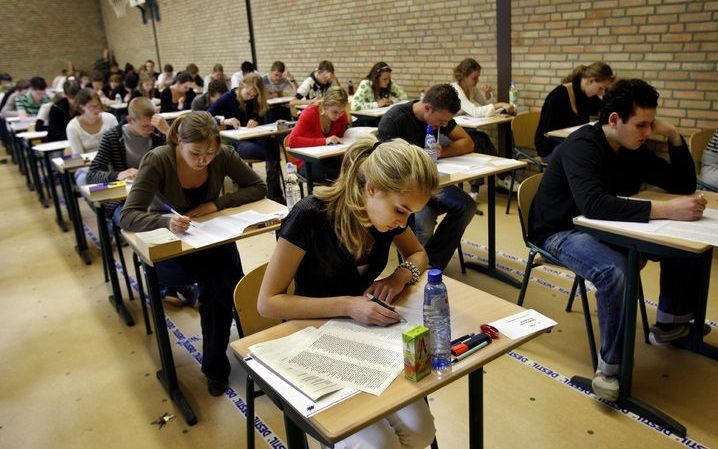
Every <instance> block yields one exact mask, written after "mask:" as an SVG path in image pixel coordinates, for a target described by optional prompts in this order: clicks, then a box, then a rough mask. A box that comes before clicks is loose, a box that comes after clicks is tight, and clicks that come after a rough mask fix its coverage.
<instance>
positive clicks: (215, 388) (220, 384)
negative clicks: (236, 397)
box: [207, 377, 229, 397]
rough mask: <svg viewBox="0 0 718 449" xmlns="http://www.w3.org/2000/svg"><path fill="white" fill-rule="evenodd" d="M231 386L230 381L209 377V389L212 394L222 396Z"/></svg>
mask: <svg viewBox="0 0 718 449" xmlns="http://www.w3.org/2000/svg"><path fill="white" fill-rule="evenodd" d="M228 388H229V382H228V381H226V380H214V379H210V378H209V377H208V378H207V391H209V394H211V395H212V396H215V397H216V396H222V395H223V394H224V393H225V392H226V391H227V389H228Z"/></svg>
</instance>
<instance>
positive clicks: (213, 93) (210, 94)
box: [192, 79, 229, 111]
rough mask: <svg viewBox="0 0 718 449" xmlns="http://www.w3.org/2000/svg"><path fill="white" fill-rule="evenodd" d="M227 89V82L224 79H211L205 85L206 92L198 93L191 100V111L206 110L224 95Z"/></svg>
mask: <svg viewBox="0 0 718 449" xmlns="http://www.w3.org/2000/svg"><path fill="white" fill-rule="evenodd" d="M228 90H229V89H227V83H225V82H224V80H220V79H217V80H212V81H210V82H209V84H208V85H207V92H205V93H203V94H202V95H198V96H196V97H195V98H194V100H192V110H193V111H206V110H207V109H209V107H210V106H212V104H213V103H214V102H215V101H217V100H218V99H219V97H221V96H222V95H224V94H225V93H226V92H227V91H228Z"/></svg>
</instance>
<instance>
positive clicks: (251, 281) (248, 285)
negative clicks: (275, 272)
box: [234, 263, 282, 449]
mask: <svg viewBox="0 0 718 449" xmlns="http://www.w3.org/2000/svg"><path fill="white" fill-rule="evenodd" d="M266 269H267V264H266V263H265V264H263V265H260V266H259V267H257V268H255V269H254V270H252V271H250V272H249V273H247V274H245V275H244V277H243V278H242V279H240V280H239V282H238V283H237V286H236V287H235V289H234V310H235V312H236V315H235V318H237V330H238V332H239V337H240V338H243V337H246V336H248V335H252V334H254V333H256V332H260V331H263V330H265V329H268V328H270V327H272V326H276V325H277V324H279V323H281V322H282V320H273V319H270V318H265V317H263V316H261V315H260V314H259V312H258V311H257V297H258V296H259V287H261V285H262V279H263V278H264V272H265V271H266ZM245 381H246V382H245V393H246V400H247V449H254V447H255V446H254V398H255V397H257V396H261V395H262V394H264V392H263V391H261V390H260V391H257V392H255V391H254V380H253V379H252V377H251V376H250V375H249V374H246V373H245Z"/></svg>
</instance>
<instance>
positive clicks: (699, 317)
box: [674, 249, 718, 360]
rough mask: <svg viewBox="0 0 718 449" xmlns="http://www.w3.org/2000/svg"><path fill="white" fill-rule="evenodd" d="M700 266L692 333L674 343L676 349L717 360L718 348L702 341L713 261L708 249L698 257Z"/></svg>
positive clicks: (710, 251)
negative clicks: (697, 299)
mask: <svg viewBox="0 0 718 449" xmlns="http://www.w3.org/2000/svg"><path fill="white" fill-rule="evenodd" d="M699 258H700V261H701V263H700V266H701V278H700V280H699V284H698V285H700V289H701V290H700V293H699V298H700V300H699V301H698V304H696V310H695V311H694V312H693V315H694V318H695V319H694V322H693V332H691V335H690V336H689V337H686V338H681V339H679V340H677V341H675V342H674V344H675V345H676V346H678V347H681V348H684V349H690V350H691V351H693V352H696V353H698V354H701V355H704V356H706V357H710V358H711V359H713V360H718V348H716V347H714V346H711V345H709V344H707V343H705V342H704V341H703V323H705V321H706V306H707V304H708V287H709V284H710V277H711V263H712V261H713V250H712V249H710V250H708V251H706V252H704V253H703V254H701V255H700V256H699Z"/></svg>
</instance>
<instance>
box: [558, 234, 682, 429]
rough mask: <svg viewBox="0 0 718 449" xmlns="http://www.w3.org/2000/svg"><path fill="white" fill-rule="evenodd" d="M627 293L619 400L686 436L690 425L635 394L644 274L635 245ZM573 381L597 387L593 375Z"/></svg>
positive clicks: (572, 381)
mask: <svg viewBox="0 0 718 449" xmlns="http://www.w3.org/2000/svg"><path fill="white" fill-rule="evenodd" d="M626 274H627V276H626V279H627V281H626V290H625V293H624V301H623V303H624V304H623V307H624V322H623V348H622V351H623V352H622V355H621V373H620V381H621V390H620V393H619V395H618V401H616V403H617V404H618V405H619V406H620V407H621V408H624V409H626V410H629V411H631V412H633V413H635V414H637V415H638V416H640V417H642V418H645V419H647V420H649V421H651V422H652V423H654V424H657V425H659V426H661V427H663V428H664V429H667V430H669V431H670V432H672V433H674V434H676V435H678V436H680V437H685V436H686V427H685V426H684V425H683V424H681V423H679V422H678V421H676V420H675V419H673V418H671V417H670V416H668V415H667V414H665V413H664V412H662V411H661V410H659V409H657V408H655V407H653V406H652V405H650V404H647V403H645V402H643V401H641V400H640V399H638V398H635V397H633V396H631V387H632V385H631V384H632V383H633V350H634V346H635V345H634V341H635V338H636V307H637V303H638V276H640V267H639V254H638V250H637V249H636V248H635V247H631V248H629V249H628V273H626ZM571 383H573V384H575V385H578V386H579V387H581V388H583V389H585V390H588V391H593V388H592V386H591V379H588V378H585V377H579V376H574V377H572V378H571Z"/></svg>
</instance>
